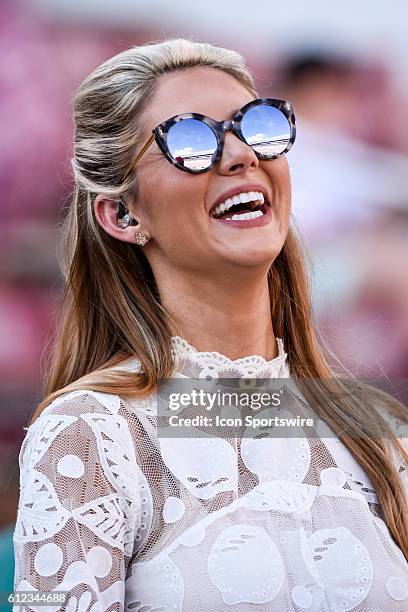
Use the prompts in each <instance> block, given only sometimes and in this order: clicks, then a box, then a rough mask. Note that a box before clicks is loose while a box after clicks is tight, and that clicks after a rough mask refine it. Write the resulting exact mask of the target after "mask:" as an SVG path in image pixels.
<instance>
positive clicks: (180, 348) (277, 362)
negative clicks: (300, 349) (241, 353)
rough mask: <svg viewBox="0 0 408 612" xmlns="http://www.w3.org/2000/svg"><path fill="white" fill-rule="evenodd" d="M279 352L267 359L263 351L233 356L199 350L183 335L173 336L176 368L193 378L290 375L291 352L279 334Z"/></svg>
mask: <svg viewBox="0 0 408 612" xmlns="http://www.w3.org/2000/svg"><path fill="white" fill-rule="evenodd" d="M276 341H277V344H278V355H277V357H274V358H273V359H269V360H268V359H265V357H261V356H260V355H247V356H245V357H240V358H238V359H230V358H229V357H227V356H226V355H223V354H222V353H218V352H217V351H199V350H198V349H197V348H196V347H195V346H193V345H191V344H190V343H189V342H187V340H185V339H184V338H181V337H180V336H172V337H171V347H172V353H173V356H174V358H175V360H176V369H177V372H179V374H181V375H182V376H188V377H191V378H208V377H209V378H213V377H216V378H230V377H232V378H236V377H238V378H281V377H284V378H289V377H290V371H289V365H288V363H287V353H285V351H284V347H283V341H282V339H281V338H276Z"/></svg>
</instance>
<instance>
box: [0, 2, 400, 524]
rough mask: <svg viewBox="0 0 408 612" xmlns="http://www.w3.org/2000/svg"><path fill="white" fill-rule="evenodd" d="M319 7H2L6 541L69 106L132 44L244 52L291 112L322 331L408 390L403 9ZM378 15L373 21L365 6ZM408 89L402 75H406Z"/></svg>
mask: <svg viewBox="0 0 408 612" xmlns="http://www.w3.org/2000/svg"><path fill="white" fill-rule="evenodd" d="M365 5H366V1H365V0H364V1H362V2H361V3H359V4H358V5H356V4H355V3H352V2H351V1H350V0H345V2H343V3H342V4H341V7H340V6H339V7H337V8H336V7H335V6H333V5H331V6H327V3H324V2H323V1H322V0H317V1H316V2H315V3H313V5H312V6H310V4H309V5H308V8H307V11H306V10H305V7H304V3H302V2H301V1H300V0H295V1H294V2H292V3H290V6H288V7H285V6H282V3H277V2H276V3H273V2H266V1H264V0H260V1H259V2H258V3H257V12H256V14H255V13H254V10H253V8H251V7H250V6H249V4H248V2H247V1H243V0H235V2H231V1H230V0H225V1H224V2H223V3H221V5H220V4H219V3H213V6H212V5H211V6H209V3H205V6H204V5H203V6H199V5H194V8H191V6H190V3H187V2H185V1H184V0H175V1H174V2H172V3H168V2H164V1H161V0H150V2H145V1H142V0H139V1H130V0H116V1H115V0H99V2H95V1H93V0H82V1H81V2H79V0H75V1H74V0H70V1H69V0H53V1H51V0H26V1H24V2H23V1H21V0H20V1H16V0H13V1H11V0H3V2H2V5H1V8H0V11H1V13H0V34H1V35H0V51H1V52H0V66H1V70H0V88H1V94H2V95H1V99H0V110H1V113H0V115H1V149H0V156H1V163H0V186H1V215H0V402H1V410H0V489H1V490H2V504H1V511H0V530H1V529H3V530H7V528H8V529H10V525H12V523H13V520H14V516H15V511H16V504H17V498H18V470H17V459H18V451H19V447H20V444H21V441H22V439H23V436H24V430H23V427H24V426H25V425H26V423H27V419H28V417H29V415H30V414H31V413H32V412H33V410H34V408H35V406H36V404H37V403H38V402H39V401H40V399H41V398H42V378H41V367H42V365H41V364H42V359H43V357H44V355H45V354H46V351H47V346H46V344H45V339H46V336H47V333H48V331H49V326H50V324H51V321H52V317H53V313H54V311H55V308H56V304H57V300H58V296H59V294H60V291H61V284H62V283H61V277H60V273H59V269H58V263H57V256H56V249H57V228H58V226H59V224H60V222H61V218H62V213H61V209H62V206H63V205H64V204H65V203H66V201H67V197H69V192H70V188H71V179H70V171H69V169H70V165H69V158H70V156H71V147H72V117H71V100H72V96H73V92H74V90H75V89H76V87H77V86H78V85H79V83H80V82H81V81H82V79H83V78H84V77H85V76H86V75H87V74H88V73H89V72H90V71H91V70H92V69H93V68H94V67H96V66H97V65H98V64H100V63H101V62H102V61H104V60H105V59H107V58H108V57H110V56H112V55H114V54H116V53H118V52H119V51H121V50H122V49H125V48H127V47H129V46H131V45H133V44H139V43H144V42H148V41H152V40H160V39H162V38H164V37H169V36H176V35H185V36H191V37H193V38H195V39H197V40H207V41H209V42H212V43H214V44H218V45H223V46H230V47H232V48H235V49H237V50H238V51H241V52H242V53H243V54H244V55H245V57H246V58H247V60H248V62H249V64H250V66H251V68H252V69H253V71H254V72H255V75H256V77H257V83H258V88H259V91H260V93H261V94H262V95H268V96H270V97H282V98H287V99H289V100H290V101H292V103H293V104H294V108H295V112H296V115H297V123H298V137H297V142H296V144H295V146H294V148H293V149H292V151H291V152H290V154H289V156H288V161H289V164H290V167H291V173H292V181H293V212H294V215H295V218H296V220H297V222H298V224H299V226H300V228H301V230H302V232H303V235H304V238H305V242H306V245H307V247H308V249H309V251H310V253H311V261H312V267H311V275H312V282H313V293H314V304H315V308H316V312H317V315H318V325H319V329H320V331H321V333H322V334H323V335H324V337H325V339H326V340H327V342H328V343H329V345H330V347H331V348H332V349H333V351H334V352H335V353H336V355H337V356H338V357H339V358H340V360H341V361H342V362H343V363H344V364H345V365H346V366H347V367H348V368H350V369H351V370H352V371H353V372H354V373H355V374H357V375H358V376H360V377H367V378H374V377H375V376H378V375H386V376H388V377H390V378H392V377H395V378H408V274H407V265H408V189H407V187H408V163H407V162H408V122H407V120H406V112H405V109H406V108H407V102H408V79H407V78H406V74H407V67H408V42H406V34H405V26H404V24H406V23H407V16H408V15H407V9H406V8H405V4H404V3H403V2H402V1H399V0H398V1H397V0H396V1H395V3H394V4H393V11H390V10H389V9H388V6H389V4H388V3H387V2H385V1H383V0H380V1H379V2H377V3H376V6H373V5H372V3H370V4H369V5H368V4H367V6H365ZM368 7H369V11H367V8H368ZM404 77H405V78H404Z"/></svg>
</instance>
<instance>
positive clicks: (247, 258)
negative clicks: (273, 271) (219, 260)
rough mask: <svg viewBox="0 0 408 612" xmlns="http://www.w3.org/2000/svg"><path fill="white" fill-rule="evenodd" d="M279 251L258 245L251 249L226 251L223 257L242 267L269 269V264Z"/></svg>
mask: <svg viewBox="0 0 408 612" xmlns="http://www.w3.org/2000/svg"><path fill="white" fill-rule="evenodd" d="M279 251H280V249H279V250H277V249H273V250H271V249H270V248H269V249H267V248H264V249H260V248H259V247H258V248H257V247H254V248H253V249H248V248H245V249H244V248H242V249H240V251H237V252H235V253H231V252H230V253H228V255H227V256H226V257H225V258H226V259H227V260H228V261H229V263H231V264H234V265H236V266H239V267H241V268H242V269H248V268H250V269H254V268H255V269H256V268H259V269H260V270H262V269H266V270H269V268H270V266H271V265H272V264H273V262H274V261H275V259H276V257H277V256H278V254H279Z"/></svg>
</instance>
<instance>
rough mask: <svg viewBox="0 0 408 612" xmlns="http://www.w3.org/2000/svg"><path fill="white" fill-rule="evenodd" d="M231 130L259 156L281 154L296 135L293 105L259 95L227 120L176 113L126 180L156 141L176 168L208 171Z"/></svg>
mask: <svg viewBox="0 0 408 612" xmlns="http://www.w3.org/2000/svg"><path fill="white" fill-rule="evenodd" d="M228 130H231V131H232V132H233V133H234V134H235V135H236V136H237V137H238V138H239V139H240V140H242V142H244V143H245V144H247V145H249V146H250V147H251V148H252V150H253V151H254V153H255V154H256V155H257V157H258V158H259V159H275V158H277V157H281V156H282V155H285V153H287V152H288V151H289V149H290V148H291V147H292V145H293V143H294V142H295V138H296V125H295V114H294V112H293V107H292V104H291V103H290V102H287V101H286V100H276V99H274V98H258V99H256V100H252V101H251V102H248V104H245V106H243V107H242V108H241V109H240V110H239V111H237V112H236V113H235V115H234V116H233V117H232V119H227V120H225V121H215V120H214V119H211V118H210V117H206V116H205V115H200V114H199V113H183V114H181V115H175V116H174V117H171V118H170V119H167V121H164V122H163V123H160V125H158V126H157V127H155V128H154V129H153V131H152V135H151V136H150V138H149V140H148V141H147V142H146V144H145V145H144V146H143V147H142V149H141V151H140V152H139V153H138V154H137V156H136V158H135V159H134V160H133V161H132V163H131V165H130V166H129V168H128V169H127V170H126V173H125V175H124V177H123V181H124V180H125V179H126V178H127V176H128V175H129V173H130V172H131V171H132V170H133V168H134V167H135V166H136V164H137V162H138V161H139V159H140V158H141V157H142V155H144V154H145V153H146V151H147V149H148V148H149V147H150V145H151V144H152V142H153V141H154V140H156V142H157V145H158V146H159V148H160V150H161V151H162V153H163V154H164V155H165V156H166V158H167V159H168V160H169V162H170V163H171V164H173V166H176V168H179V169H180V170H184V171H185V172H191V173H192V174H199V173H201V172H208V170H210V169H211V168H212V167H213V166H215V164H216V163H217V162H218V161H219V159H220V157H221V155H222V149H223V145H224V138H225V132H227V131H228Z"/></svg>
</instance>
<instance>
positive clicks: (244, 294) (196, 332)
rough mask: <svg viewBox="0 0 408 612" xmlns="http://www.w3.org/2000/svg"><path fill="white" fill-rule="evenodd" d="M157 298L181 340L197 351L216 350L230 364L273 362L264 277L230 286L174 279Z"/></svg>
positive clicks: (274, 347) (273, 345) (206, 280)
mask: <svg viewBox="0 0 408 612" xmlns="http://www.w3.org/2000/svg"><path fill="white" fill-rule="evenodd" d="M247 281H248V282H247ZM220 285H221V286H220ZM174 286H177V291H174ZM160 296H161V301H162V303H163V306H164V308H165V309H166V311H167V312H168V313H169V315H170V316H171V318H172V320H173V322H174V323H175V324H176V327H177V329H178V330H179V332H178V333H179V335H180V336H182V337H183V338H184V339H185V340H187V342H189V343H190V344H192V345H193V346H195V347H196V348H197V349H198V350H199V351H217V352H218V353H221V354H222V355H225V356H226V357H229V358H230V359H239V358H240V357H245V356H247V355H260V356H261V357H264V358H265V359H267V360H270V359H274V358H275V357H277V355H278V347H277V344H276V339H275V335H274V330H273V324H272V319H271V306H270V297H269V289H268V280H267V277H266V276H265V275H263V276H262V277H261V278H258V279H256V278H253V279H252V280H251V281H249V279H248V278H246V279H245V282H241V283H234V284H233V285H231V283H230V284H229V286H228V285H227V284H226V283H224V284H221V283H220V282H219V281H218V282H217V281H215V280H214V279H209V278H206V277H205V278H201V279H200V280H199V282H198V281H197V278H196V277H195V278H194V279H188V278H186V277H184V276H183V278H178V279H174V277H173V279H172V283H171V285H170V284H169V285H167V283H164V285H163V284H161V286H160Z"/></svg>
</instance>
